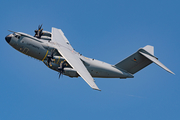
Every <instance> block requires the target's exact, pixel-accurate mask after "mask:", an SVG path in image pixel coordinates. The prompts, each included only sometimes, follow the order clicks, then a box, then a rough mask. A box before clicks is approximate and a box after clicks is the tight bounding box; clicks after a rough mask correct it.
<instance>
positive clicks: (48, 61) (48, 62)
mask: <svg viewBox="0 0 180 120" xmlns="http://www.w3.org/2000/svg"><path fill="white" fill-rule="evenodd" d="M54 52H55V49H52V50H51V55H47V66H48V67H49V65H50V66H52V64H51V62H53V61H54V59H53V55H54Z"/></svg>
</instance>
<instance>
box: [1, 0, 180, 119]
mask: <svg viewBox="0 0 180 120" xmlns="http://www.w3.org/2000/svg"><path fill="white" fill-rule="evenodd" d="M0 5H1V7H0V24H1V27H0V33H1V35H0V37H1V42H0V43H1V44H0V46H1V47H0V50H1V59H0V63H1V67H0V120H72V119H73V120H74V119H75V120H81V119H83V120H92V119H94V120H97V119H99V120H120V119H121V120H160V119H161V120H179V119H180V72H179V70H180V64H179V59H180V54H179V51H180V47H179V46H180V13H179V12H180V7H179V6H180V1H179V0H109V1H108V0H101V1H100V0H89V1H87V0H76V1H75V0H74V1H70V0H51V1H47V0H43V1H37V0H29V1H24V0H4V1H1V2H0ZM42 23H43V28H44V30H47V31H51V27H57V28H60V29H62V30H63V32H64V33H65V36H66V37H67V38H68V40H69V41H70V43H71V45H72V46H73V47H74V48H75V50H76V51H78V52H80V53H81V54H83V55H84V56H87V57H90V58H95V59H98V60H102V61H105V62H108V63H110V64H116V63H117V62H119V61H121V60H123V59H124V58H126V57H127V56H129V55H131V54H132V53H133V52H135V51H137V50H138V49H139V48H140V47H144V46H145V45H153V46H154V47H155V56H157V57H158V58H159V60H160V61H161V62H162V63H163V64H164V65H166V66H167V67H168V68H169V69H170V70H172V71H173V72H174V73H175V74H176V75H172V74H170V73H168V72H166V71H165V70H163V69H162V68H160V67H159V66H157V65H155V64H154V63H153V64H151V65H150V66H148V67H146V68H145V69H143V70H141V71H140V72H138V73H137V74H135V78H133V79H126V80H120V79H101V78H95V80H96V84H97V85H98V87H99V88H100V89H101V90H102V91H101V92H99V91H95V90H92V89H91V88H90V87H89V86H88V85H87V84H86V82H84V80H83V79H82V78H69V77H67V76H63V78H62V79H58V74H57V72H55V71H53V70H51V69H49V68H48V67H46V66H45V65H44V64H43V63H42V62H41V61H38V60H35V59H33V58H31V57H28V56H25V55H24V54H22V53H20V52H18V51H16V50H15V49H13V48H12V47H11V46H10V45H8V44H7V43H6V41H5V36H6V35H8V34H10V32H8V31H7V30H13V31H19V32H25V33H28V34H31V35H34V30H35V29H37V26H38V25H39V24H42Z"/></svg>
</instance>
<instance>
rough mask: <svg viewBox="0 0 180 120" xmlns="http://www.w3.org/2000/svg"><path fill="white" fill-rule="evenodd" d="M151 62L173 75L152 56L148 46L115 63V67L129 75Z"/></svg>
mask: <svg viewBox="0 0 180 120" xmlns="http://www.w3.org/2000/svg"><path fill="white" fill-rule="evenodd" d="M152 62H154V63H155V64H157V65H159V66H160V67H161V68H163V69H164V70H166V71H168V72H170V73H172V74H174V73H173V72H172V71H171V70H169V69H168V68H167V67H166V66H165V65H163V64H162V63H161V62H160V61H159V60H158V59H157V58H156V57H155V56H154V47H153V46H150V45H147V46H145V47H144V48H140V49H139V50H138V51H137V52H135V53H134V54H132V55H131V56H129V57H127V58H126V59H124V60H122V61H121V62H119V63H117V64H116V65H115V66H116V67H118V68H121V69H123V70H125V71H127V72H129V73H131V74H135V73H136V72H138V71H139V70H141V69H143V68H145V67H146V66H148V65H149V64H151V63H152Z"/></svg>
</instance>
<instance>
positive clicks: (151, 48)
mask: <svg viewBox="0 0 180 120" xmlns="http://www.w3.org/2000/svg"><path fill="white" fill-rule="evenodd" d="M143 49H144V50H146V51H147V52H148V53H150V54H151V55H154V47H153V46H150V45H146V46H145V47H144V48H143Z"/></svg>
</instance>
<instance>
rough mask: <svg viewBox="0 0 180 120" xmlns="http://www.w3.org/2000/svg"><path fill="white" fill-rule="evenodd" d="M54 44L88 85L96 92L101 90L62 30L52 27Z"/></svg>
mask: <svg viewBox="0 0 180 120" xmlns="http://www.w3.org/2000/svg"><path fill="white" fill-rule="evenodd" d="M52 42H54V43H55V44H56V48H57V50H58V52H59V53H60V54H61V55H62V56H63V57H64V58H65V59H66V61H67V62H68V63H69V64H70V65H71V66H72V67H73V68H74V69H75V70H76V71H77V73H78V74H79V75H80V76H81V77H82V78H83V79H84V80H85V81H86V82H87V83H88V85H89V86H90V87H91V88H93V89H95V90H100V89H99V88H98V87H97V85H96V84H95V83H94V79H93V78H92V76H91V75H90V73H89V72H88V70H87V69H86V67H85V66H84V64H83V63H82V61H81V60H80V58H79V54H78V53H77V52H75V51H74V49H73V48H72V46H71V45H70V43H69V41H68V40H67V38H66V37H65V36H64V33H63V32H62V31H61V30H60V29H57V28H53V27H52Z"/></svg>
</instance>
